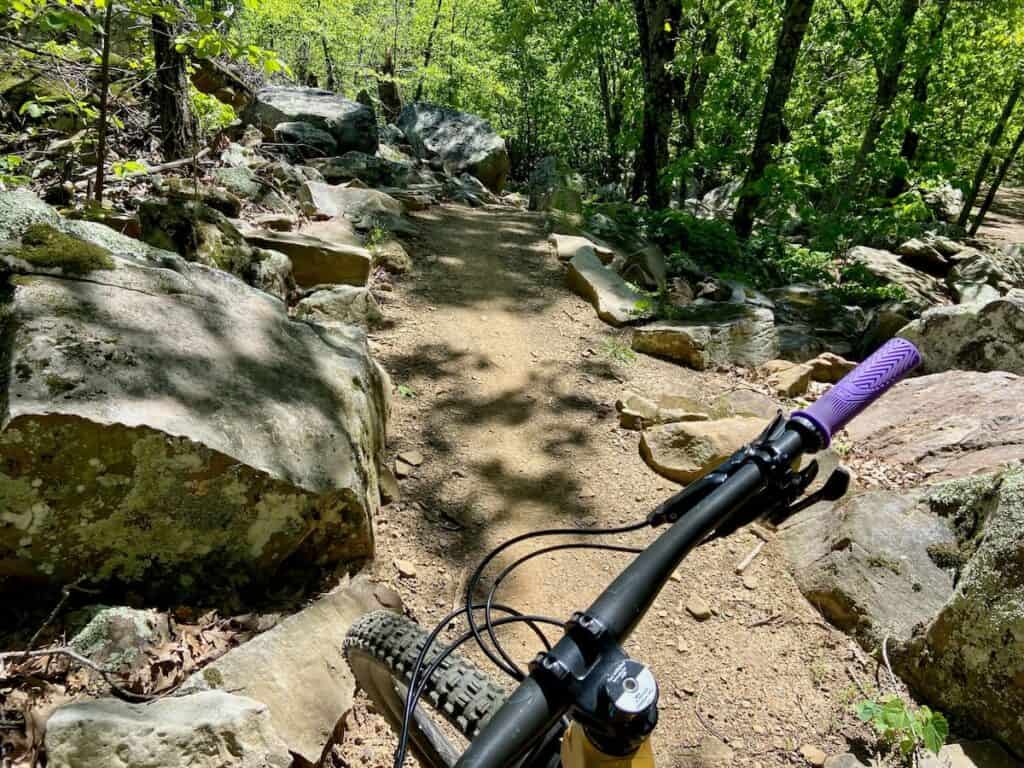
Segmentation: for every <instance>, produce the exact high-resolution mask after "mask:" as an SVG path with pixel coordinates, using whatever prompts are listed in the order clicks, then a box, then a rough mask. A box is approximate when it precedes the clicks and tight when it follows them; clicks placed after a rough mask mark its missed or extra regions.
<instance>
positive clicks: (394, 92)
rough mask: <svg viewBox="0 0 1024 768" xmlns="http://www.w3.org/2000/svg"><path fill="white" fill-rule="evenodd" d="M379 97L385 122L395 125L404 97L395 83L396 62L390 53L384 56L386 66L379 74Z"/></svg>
mask: <svg viewBox="0 0 1024 768" xmlns="http://www.w3.org/2000/svg"><path fill="white" fill-rule="evenodd" d="M377 97H378V98H379V99H380V106H381V110H382V111H383V112H384V119H385V121H386V122H389V123H393V122H395V121H396V120H398V114H399V113H400V112H401V111H402V97H401V95H400V94H399V92H398V83H397V82H396V81H395V60H394V59H393V58H392V57H391V52H390V51H388V52H387V53H385V54H384V64H383V66H381V68H380V70H379V72H378V77H377Z"/></svg>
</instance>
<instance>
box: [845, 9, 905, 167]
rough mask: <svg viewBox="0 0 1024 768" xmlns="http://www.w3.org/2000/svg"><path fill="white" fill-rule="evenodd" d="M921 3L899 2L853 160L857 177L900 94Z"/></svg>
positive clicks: (873, 148)
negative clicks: (868, 114) (909, 44)
mask: <svg viewBox="0 0 1024 768" xmlns="http://www.w3.org/2000/svg"><path fill="white" fill-rule="evenodd" d="M920 4H921V0H901V2H900V12H899V15H898V16H897V17H896V21H895V23H894V24H893V29H892V34H891V35H890V36H889V40H890V42H889V50H888V51H887V53H886V56H885V61H884V63H883V64H882V67H881V69H880V71H879V73H878V88H877V90H876V91H875V103H874V105H873V106H872V108H871V115H870V116H869V117H868V123H867V125H866V126H865V127H864V136H863V138H862V139H861V142H860V149H859V150H858V151H857V159H856V161H855V162H854V168H853V177H854V178H858V177H859V176H860V174H861V172H862V171H863V170H864V165H865V163H866V162H867V159H868V157H869V156H870V155H871V153H872V152H874V151H875V145H876V144H877V143H878V137H879V136H880V135H881V133H882V126H883V125H884V124H885V118H886V117H887V116H888V115H889V111H890V110H891V109H892V104H893V102H894V101H895V100H896V95H897V94H898V93H899V84H900V75H901V74H903V69H904V68H905V67H906V61H905V57H906V53H907V44H908V43H909V42H910V28H911V26H913V24H914V16H916V15H917V9H918V8H919V7H920Z"/></svg>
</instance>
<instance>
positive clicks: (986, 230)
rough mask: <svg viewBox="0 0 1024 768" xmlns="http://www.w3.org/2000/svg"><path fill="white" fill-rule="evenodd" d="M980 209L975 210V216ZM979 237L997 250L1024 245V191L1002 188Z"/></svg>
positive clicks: (979, 232) (981, 227)
mask: <svg viewBox="0 0 1024 768" xmlns="http://www.w3.org/2000/svg"><path fill="white" fill-rule="evenodd" d="M977 213H978V209H977V208H975V209H974V214H975V215H976V214H977ZM978 237H979V238H980V239H982V240H986V241H988V242H989V243H991V244H992V245H993V246H995V247H997V248H1001V247H1003V246H1006V245H1016V244H1018V243H1024V189H1022V188H1020V187H1005V186H1004V187H1000V188H999V189H998V190H996V199H995V200H994V201H993V202H992V208H991V209H989V212H988V214H987V215H986V216H985V220H984V221H983V222H982V223H981V226H980V227H979V228H978Z"/></svg>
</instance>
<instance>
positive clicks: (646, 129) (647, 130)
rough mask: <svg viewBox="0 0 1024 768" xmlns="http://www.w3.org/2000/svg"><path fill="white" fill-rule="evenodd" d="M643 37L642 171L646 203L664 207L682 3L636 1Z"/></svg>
mask: <svg viewBox="0 0 1024 768" xmlns="http://www.w3.org/2000/svg"><path fill="white" fill-rule="evenodd" d="M633 5H634V8H635V10H636V21H637V31H638V32H639V35H640V51H641V56H640V58H641V61H642V63H643V76H644V117H643V133H642V136H641V142H640V152H641V158H642V160H641V165H640V167H641V169H642V173H643V180H644V183H645V186H646V189H647V204H648V206H650V207H651V208H664V207H665V206H667V205H668V202H669V188H668V185H667V184H666V183H665V182H664V180H663V179H662V172H663V171H664V169H665V166H667V165H668V137H669V133H670V132H671V131H672V104H673V99H672V97H671V94H672V90H673V86H674V85H675V84H674V82H673V77H672V74H671V64H672V60H673V59H674V58H675V52H676V39H677V38H678V36H679V19H680V18H681V17H682V4H681V3H680V2H678V0H633Z"/></svg>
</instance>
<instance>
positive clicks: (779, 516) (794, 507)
mask: <svg viewBox="0 0 1024 768" xmlns="http://www.w3.org/2000/svg"><path fill="white" fill-rule="evenodd" d="M848 490H850V472H849V470H847V469H846V467H836V468H835V469H834V470H832V474H831V475H829V476H828V480H826V481H825V484H824V485H823V486H821V488H819V489H818V490H816V491H815V492H814V493H812V494H810V495H808V496H804V497H803V498H802V499H800V500H799V501H798V502H796V503H794V504H789V505H786V506H783V507H781V508H780V509H779V510H777V511H775V513H774V514H769V515H768V517H767V520H768V522H770V523H771V524H772V525H780V524H781V523H783V522H785V521H786V520H787V519H789V518H790V517H792V516H793V515H795V514H796V513H797V512H803V511H804V510H805V509H807V508H808V507H813V506H814V505H815V504H817V503H818V502H820V501H838V500H839V499H841V498H843V496H845V495H846V492H847V491H848Z"/></svg>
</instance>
